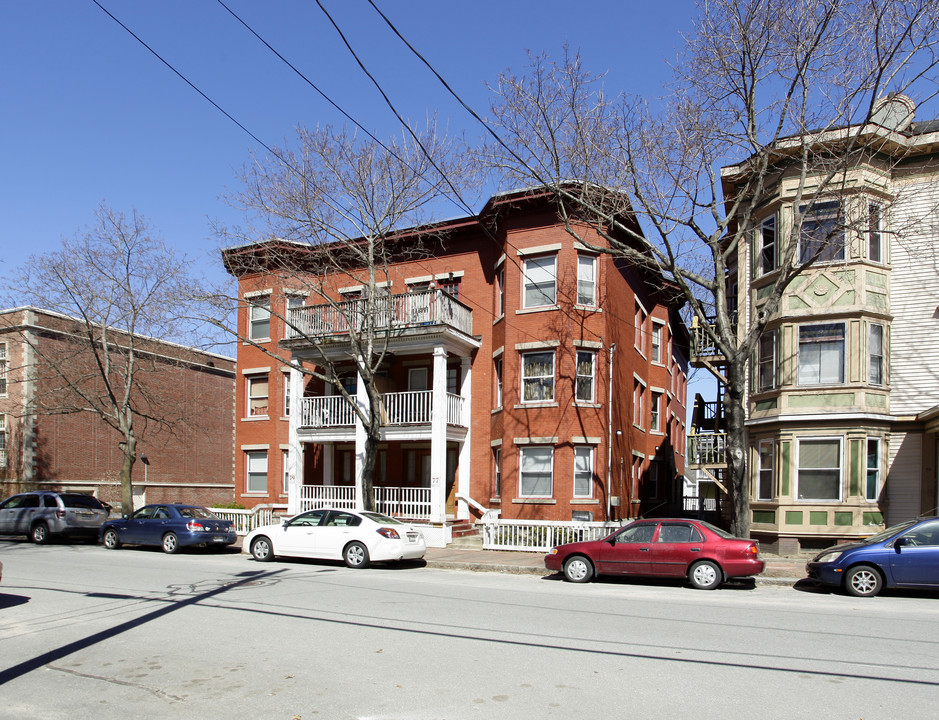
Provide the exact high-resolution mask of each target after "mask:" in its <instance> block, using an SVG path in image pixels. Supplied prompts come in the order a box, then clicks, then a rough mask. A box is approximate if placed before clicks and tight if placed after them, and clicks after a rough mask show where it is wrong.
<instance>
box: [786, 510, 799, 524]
mask: <svg viewBox="0 0 939 720" xmlns="http://www.w3.org/2000/svg"><path fill="white" fill-rule="evenodd" d="M801 524H802V511H801V510H786V525H801Z"/></svg>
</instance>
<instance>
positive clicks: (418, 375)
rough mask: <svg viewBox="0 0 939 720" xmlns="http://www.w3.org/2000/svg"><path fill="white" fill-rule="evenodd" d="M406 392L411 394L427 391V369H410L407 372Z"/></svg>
mask: <svg viewBox="0 0 939 720" xmlns="http://www.w3.org/2000/svg"><path fill="white" fill-rule="evenodd" d="M408 390H409V391H411V392H421V391H424V390H427V368H411V369H409V370H408Z"/></svg>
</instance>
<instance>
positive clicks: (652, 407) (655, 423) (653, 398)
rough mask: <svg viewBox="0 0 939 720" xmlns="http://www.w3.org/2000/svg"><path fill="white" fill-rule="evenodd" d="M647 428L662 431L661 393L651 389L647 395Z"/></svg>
mask: <svg viewBox="0 0 939 720" xmlns="http://www.w3.org/2000/svg"><path fill="white" fill-rule="evenodd" d="M649 411H650V414H649V429H650V430H651V431H652V432H661V431H662V393H660V392H657V391H655V390H653V391H652V392H651V394H650V395H649Z"/></svg>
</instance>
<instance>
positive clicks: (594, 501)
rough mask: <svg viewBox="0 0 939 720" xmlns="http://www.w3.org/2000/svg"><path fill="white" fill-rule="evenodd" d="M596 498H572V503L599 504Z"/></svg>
mask: <svg viewBox="0 0 939 720" xmlns="http://www.w3.org/2000/svg"><path fill="white" fill-rule="evenodd" d="M599 504H600V501H599V500H597V499H596V498H571V505H599Z"/></svg>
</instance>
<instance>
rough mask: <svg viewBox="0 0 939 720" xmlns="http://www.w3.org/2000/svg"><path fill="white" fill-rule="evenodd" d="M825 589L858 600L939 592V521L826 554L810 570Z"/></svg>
mask: <svg viewBox="0 0 939 720" xmlns="http://www.w3.org/2000/svg"><path fill="white" fill-rule="evenodd" d="M805 570H806V572H807V573H808V575H809V577H810V578H811V579H812V580H814V581H816V582H817V583H819V584H822V585H833V586H836V587H842V588H844V589H845V590H846V591H847V592H849V593H851V594H852V595H856V596H858V597H873V596H874V595H876V594H877V593H879V592H880V591H881V590H882V589H883V588H885V587H888V588H923V589H936V588H939V518H937V517H930V518H921V519H918V520H909V521H908V522H905V523H900V524H899V525H894V526H893V527H891V528H887V529H886V530H884V531H883V532H881V533H877V534H876V535H873V536H871V537H869V538H867V539H866V540H861V541H859V542H853V543H847V544H845V545H836V546H834V547H830V548H828V549H827V550H823V551H822V552H820V553H819V554H818V555H816V556H815V557H814V558H812V560H811V561H810V562H809V563H808V564H807V565H806V566H805Z"/></svg>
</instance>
